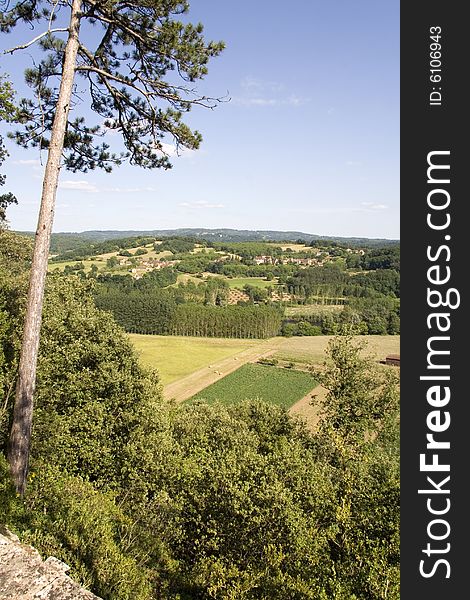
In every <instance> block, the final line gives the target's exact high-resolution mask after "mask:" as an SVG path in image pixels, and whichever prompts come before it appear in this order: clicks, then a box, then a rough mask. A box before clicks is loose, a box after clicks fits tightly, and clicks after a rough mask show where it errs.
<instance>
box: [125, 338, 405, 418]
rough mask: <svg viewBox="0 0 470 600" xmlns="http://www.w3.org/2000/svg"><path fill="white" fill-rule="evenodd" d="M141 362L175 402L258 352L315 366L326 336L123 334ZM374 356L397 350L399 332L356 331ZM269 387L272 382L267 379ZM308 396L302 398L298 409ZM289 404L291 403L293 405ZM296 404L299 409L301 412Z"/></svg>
mask: <svg viewBox="0 0 470 600" xmlns="http://www.w3.org/2000/svg"><path fill="white" fill-rule="evenodd" d="M129 337H130V339H131V341H132V343H133V344H134V346H135V347H136V349H137V351H138V353H139V355H140V358H141V361H142V363H143V364H144V365H146V366H149V367H152V368H154V369H157V370H158V371H159V373H160V380H161V382H162V384H163V386H164V396H165V397H166V398H167V399H172V398H173V399H175V400H176V401H177V402H182V401H184V400H187V399H188V398H190V397H191V396H194V395H195V394H199V392H200V391H201V390H204V389H205V388H207V387H208V386H210V385H211V384H213V383H215V382H217V381H218V380H221V379H222V378H223V377H225V376H226V375H228V374H229V373H232V372H233V371H236V370H237V369H238V368H239V367H241V366H242V365H243V364H245V363H253V362H256V361H257V360H258V359H259V358H261V357H263V356H274V357H275V358H277V359H279V360H281V361H285V362H293V363H295V364H297V365H321V364H322V363H323V361H324V360H325V350H326V347H327V344H328V340H329V339H330V336H312V337H310V336H309V337H293V338H283V337H276V338H271V339H268V340H247V339H241V340H240V339H220V338H201V337H179V336H159V335H137V334H129ZM359 339H360V340H362V341H367V342H368V352H369V353H370V354H373V355H374V356H375V357H376V358H377V360H382V359H383V358H385V356H386V355H387V354H392V353H394V354H396V353H399V351H400V336H367V337H364V336H361V337H360V338H359ZM272 385H273V386H274V383H273V384H272ZM307 406H308V401H307V400H305V401H304V403H303V407H304V409H305V408H306V407H307ZM294 408H295V407H294ZM304 409H302V411H304Z"/></svg>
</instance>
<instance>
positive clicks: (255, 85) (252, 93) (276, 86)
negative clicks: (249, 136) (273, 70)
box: [232, 77, 310, 107]
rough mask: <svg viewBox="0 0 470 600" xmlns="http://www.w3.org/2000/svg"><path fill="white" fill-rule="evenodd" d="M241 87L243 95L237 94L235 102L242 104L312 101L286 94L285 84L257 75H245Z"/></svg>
mask: <svg viewBox="0 0 470 600" xmlns="http://www.w3.org/2000/svg"><path fill="white" fill-rule="evenodd" d="M240 87H241V88H242V90H243V92H244V93H243V94H242V95H241V96H235V97H234V98H233V99H232V100H233V102H234V104H238V105H241V106H293V107H296V106H301V105H303V104H306V103H307V102H310V99H309V98H304V97H302V96H298V95H297V94H294V93H293V94H290V95H287V94H286V89H285V85H283V84H282V83H279V82H277V81H265V80H263V79H257V78H256V77H245V78H244V79H243V80H242V81H241V83H240Z"/></svg>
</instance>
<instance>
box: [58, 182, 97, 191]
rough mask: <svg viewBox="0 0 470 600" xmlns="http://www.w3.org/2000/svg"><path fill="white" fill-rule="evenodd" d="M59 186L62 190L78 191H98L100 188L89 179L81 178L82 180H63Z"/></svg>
mask: <svg viewBox="0 0 470 600" xmlns="http://www.w3.org/2000/svg"><path fill="white" fill-rule="evenodd" d="M59 187H60V189H62V190H73V191H78V192H89V193H96V192H98V191H99V189H98V188H97V187H96V185H94V184H93V183H90V182H89V181H85V180H80V181H71V180H68V181H61V182H60V183H59Z"/></svg>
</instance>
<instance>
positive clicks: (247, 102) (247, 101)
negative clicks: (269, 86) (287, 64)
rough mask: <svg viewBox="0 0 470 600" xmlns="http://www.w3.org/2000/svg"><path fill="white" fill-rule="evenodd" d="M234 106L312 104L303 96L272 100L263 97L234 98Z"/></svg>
mask: <svg viewBox="0 0 470 600" xmlns="http://www.w3.org/2000/svg"><path fill="white" fill-rule="evenodd" d="M232 100H233V102H234V104H239V105H241V106H294V107H297V106H302V105H304V104H307V103H308V102H310V99H309V98H303V97H301V96H295V95H292V96H289V97H287V98H272V97H262V96H248V97H234V98H233V99H232Z"/></svg>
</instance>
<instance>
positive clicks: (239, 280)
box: [227, 277, 277, 289]
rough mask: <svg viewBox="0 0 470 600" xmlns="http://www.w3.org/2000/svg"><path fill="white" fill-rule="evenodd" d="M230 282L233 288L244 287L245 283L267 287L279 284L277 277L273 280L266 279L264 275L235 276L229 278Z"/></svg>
mask: <svg viewBox="0 0 470 600" xmlns="http://www.w3.org/2000/svg"><path fill="white" fill-rule="evenodd" d="M227 281H228V284H229V286H230V287H231V288H239V289H243V288H244V287H245V285H252V286H254V287H260V288H267V287H270V286H271V287H275V286H276V285H277V279H276V278H275V279H273V280H272V281H266V279H265V278H264V277H234V278H233V279H230V278H227Z"/></svg>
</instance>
